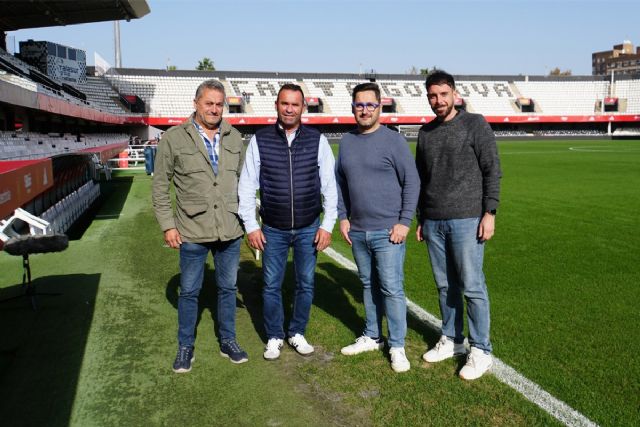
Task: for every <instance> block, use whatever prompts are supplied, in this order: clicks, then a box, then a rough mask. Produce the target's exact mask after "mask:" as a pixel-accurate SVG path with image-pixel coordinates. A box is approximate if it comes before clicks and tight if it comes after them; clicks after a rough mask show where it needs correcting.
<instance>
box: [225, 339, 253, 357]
mask: <svg viewBox="0 0 640 427" xmlns="http://www.w3.org/2000/svg"><path fill="white" fill-rule="evenodd" d="M220 356H222V357H227V358H229V360H230V361H231V363H244V362H247V361H248V360H249V356H247V352H246V351H244V350H243V349H242V348H240V346H239V345H238V343H237V342H236V340H229V341H223V342H222V343H221V344H220Z"/></svg>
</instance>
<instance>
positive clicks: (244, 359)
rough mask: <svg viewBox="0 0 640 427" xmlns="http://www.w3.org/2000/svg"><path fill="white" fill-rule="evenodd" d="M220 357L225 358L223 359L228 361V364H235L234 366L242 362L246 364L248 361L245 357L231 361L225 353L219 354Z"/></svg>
mask: <svg viewBox="0 0 640 427" xmlns="http://www.w3.org/2000/svg"><path fill="white" fill-rule="evenodd" d="M220 356H222V357H225V358H227V359H229V362H231V363H235V364H237V365H239V364H240V363H244V362H248V361H249V358H247V357H245V358H243V359H240V360H233V359H232V358H231V356H229V355H228V354H227V353H223V352H220Z"/></svg>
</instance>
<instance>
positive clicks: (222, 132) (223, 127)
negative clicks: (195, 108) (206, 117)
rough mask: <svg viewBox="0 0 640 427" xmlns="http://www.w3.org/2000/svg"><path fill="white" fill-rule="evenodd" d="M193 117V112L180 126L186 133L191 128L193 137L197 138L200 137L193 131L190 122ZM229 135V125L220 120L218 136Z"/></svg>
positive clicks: (194, 114) (193, 128)
mask: <svg viewBox="0 0 640 427" xmlns="http://www.w3.org/2000/svg"><path fill="white" fill-rule="evenodd" d="M195 116H196V113H195V112H193V113H191V115H190V116H189V118H188V119H187V120H185V121H184V122H183V123H182V126H183V127H184V128H186V129H187V131H189V128H191V129H192V130H193V131H194V133H195V135H197V136H198V138H199V137H200V135H199V134H198V131H197V130H196V129H195V127H194V126H193V123H192V122H191V121H192V120H194V119H195ZM230 133H231V124H229V122H228V121H226V120H225V119H222V120H221V121H220V136H224V135H229V134H230ZM190 134H191V133H190ZM191 135H193V134H191Z"/></svg>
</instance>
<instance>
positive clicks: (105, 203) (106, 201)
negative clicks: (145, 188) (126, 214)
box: [66, 176, 133, 240]
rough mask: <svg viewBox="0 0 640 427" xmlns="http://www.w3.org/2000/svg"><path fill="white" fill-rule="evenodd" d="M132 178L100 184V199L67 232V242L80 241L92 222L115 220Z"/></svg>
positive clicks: (126, 177)
mask: <svg viewBox="0 0 640 427" xmlns="http://www.w3.org/2000/svg"><path fill="white" fill-rule="evenodd" d="M132 184H133V177H132V176H120V177H114V178H113V179H112V180H111V181H102V182H101V183H100V197H99V198H98V199H97V200H96V201H95V202H94V203H93V205H91V207H90V208H89V209H88V210H87V211H86V212H85V213H83V214H82V215H81V216H80V218H78V219H77V220H76V221H75V222H74V223H73V225H72V226H71V227H70V228H69V230H68V231H67V233H66V234H67V235H68V236H69V240H80V239H81V238H82V236H83V235H84V233H85V232H86V231H87V229H88V228H89V226H90V225H91V223H92V222H93V221H94V220H101V219H117V218H118V217H119V216H120V213H121V212H122V209H123V208H124V204H125V202H126V201H127V197H128V196H129V191H130V190H131V185H132Z"/></svg>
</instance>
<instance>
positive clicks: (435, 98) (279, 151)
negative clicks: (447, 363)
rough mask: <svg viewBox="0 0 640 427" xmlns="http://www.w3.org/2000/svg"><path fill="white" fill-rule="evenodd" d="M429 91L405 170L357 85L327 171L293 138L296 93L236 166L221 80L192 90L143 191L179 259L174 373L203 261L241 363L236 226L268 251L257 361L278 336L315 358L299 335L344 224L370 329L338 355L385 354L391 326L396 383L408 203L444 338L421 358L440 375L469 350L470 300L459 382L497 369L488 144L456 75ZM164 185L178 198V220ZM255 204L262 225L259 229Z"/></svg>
mask: <svg viewBox="0 0 640 427" xmlns="http://www.w3.org/2000/svg"><path fill="white" fill-rule="evenodd" d="M426 87H427V96H428V100H429V104H430V106H431V108H432V110H433V111H434V113H435V114H436V120H434V121H432V122H431V123H429V124H427V125H425V126H423V127H422V128H421V129H420V132H419V138H418V146H417V152H416V159H415V161H414V159H413V157H412V156H411V153H410V151H409V147H408V145H407V143H406V140H405V139H404V138H403V137H402V136H401V135H400V134H398V133H396V132H393V131H391V130H389V129H387V128H386V127H384V126H382V125H381V123H380V113H381V108H382V107H381V98H380V89H379V87H378V86H377V85H376V84H375V83H363V84H360V85H358V86H356V87H355V88H354V89H353V94H352V101H353V102H352V111H353V114H354V117H355V119H356V123H357V129H356V130H355V131H353V132H350V133H348V134H345V135H344V136H343V138H342V140H341V142H340V150H339V155H338V161H337V163H336V164H335V165H334V158H333V154H332V151H331V148H330V147H329V144H328V142H327V139H326V138H325V137H324V136H323V135H321V134H320V132H318V131H317V130H315V129H314V128H311V127H307V126H304V125H302V124H301V117H302V114H303V112H304V110H305V102H304V93H303V91H302V89H301V87H300V86H298V85H295V84H285V85H283V86H282V87H281V88H280V91H279V92H278V96H277V99H276V105H275V106H276V111H277V115H278V121H277V123H276V124H275V125H273V126H268V127H265V128H263V129H260V130H259V131H258V132H256V135H255V136H254V137H253V138H252V139H251V141H250V143H249V146H248V148H247V151H246V161H245V155H244V150H243V145H242V140H241V138H240V135H239V133H238V132H237V131H236V130H235V129H233V128H232V127H231V126H230V125H229V124H228V123H227V122H225V121H224V120H222V111H223V108H224V101H225V96H224V87H223V86H222V84H221V83H220V82H218V81H215V80H208V81H206V82H204V83H202V84H201V85H200V86H199V87H198V90H197V92H196V99H195V100H194V107H195V109H196V111H195V113H194V115H193V116H192V118H191V119H190V120H189V121H187V122H185V123H184V124H182V125H180V126H176V127H174V128H172V129H170V130H169V131H167V132H166V134H165V136H164V137H163V139H162V141H161V142H160V145H159V148H158V155H157V160H156V174H155V176H154V182H153V204H154V210H155V213H156V217H157V219H158V222H159V223H160V225H161V227H162V229H163V231H164V234H165V241H166V243H167V245H169V246H170V247H172V248H179V249H180V269H181V279H180V287H181V291H180V296H179V302H178V323H179V328H178V344H179V348H178V354H177V356H176V360H175V362H174V366H173V369H174V371H175V372H188V371H189V370H190V369H191V362H192V361H193V360H194V353H193V348H194V340H195V335H194V329H195V322H196V317H197V309H198V302H197V299H198V294H199V292H200V288H201V286H202V280H203V270H204V263H205V261H206V258H207V256H208V252H209V251H211V252H212V253H213V256H214V263H215V277H216V283H217V286H218V290H219V292H218V323H219V330H220V334H219V335H220V351H221V354H222V355H223V356H226V357H228V358H229V359H230V360H231V361H232V362H235V363H242V362H245V361H247V354H246V353H245V352H244V351H243V350H242V349H241V348H240V347H239V345H238V344H237V342H236V339H235V323H234V319H235V294H236V276H237V269H238V264H239V251H240V241H241V237H242V235H243V230H242V223H241V222H240V219H241V220H242V222H243V223H244V228H245V231H246V232H247V238H248V242H249V245H250V246H251V247H253V248H255V249H258V250H261V251H263V252H264V255H263V274H264V288H263V299H264V307H263V312H264V325H265V330H266V334H267V345H266V348H265V351H264V355H263V356H264V358H265V359H267V360H275V359H277V358H278V357H279V356H280V350H281V348H282V345H283V343H284V339H285V338H288V342H289V344H290V345H291V346H292V347H293V348H294V349H295V350H296V351H297V352H298V353H300V354H302V355H309V354H311V353H313V351H314V348H313V346H311V345H310V344H309V343H308V342H307V340H306V339H305V337H304V334H305V329H306V326H307V323H308V320H309V313H310V309H311V303H312V299H313V292H314V282H315V281H314V275H315V265H316V259H317V251H321V250H324V249H325V248H327V247H328V246H329V244H330V243H331V231H332V229H333V226H334V223H335V221H336V217H338V216H339V218H340V232H341V234H342V236H343V237H344V239H345V240H346V241H347V243H349V245H351V246H352V251H353V256H354V259H355V261H356V264H357V267H358V274H359V277H360V280H361V281H362V284H363V300H364V306H365V317H366V319H365V328H364V331H363V334H362V336H361V337H359V338H357V339H356V340H355V342H354V343H353V344H351V345H348V346H346V347H344V348H342V350H341V352H342V353H343V354H345V355H354V354H358V353H362V352H365V351H373V350H381V349H382V348H383V347H384V341H383V336H382V317H383V316H384V315H386V316H387V323H388V331H389V339H388V343H389V347H390V351H389V353H390V356H391V366H392V369H393V370H394V371H396V372H404V371H407V370H409V369H410V363H409V360H408V359H407V357H406V354H405V351H404V339H405V334H406V327H407V326H406V301H405V295H404V272H403V268H404V257H405V250H406V249H405V240H406V237H407V234H408V232H409V226H410V224H411V221H412V218H413V214H414V212H415V209H416V205H418V220H419V222H418V228H417V231H416V237H417V239H418V240H419V241H422V240H426V242H427V246H428V252H429V258H430V261H431V265H432V270H433V274H434V278H435V281H436V285H437V287H438V291H439V294H440V297H439V298H440V309H441V313H442V318H443V326H442V337H441V339H440V341H439V342H438V343H437V344H436V346H435V347H434V348H433V349H431V350H429V351H427V352H426V353H425V354H424V355H423V358H424V360H425V361H427V362H438V361H441V360H445V359H447V358H449V357H453V356H454V355H455V354H464V353H465V352H466V350H465V347H464V344H463V341H464V335H463V332H462V330H463V307H464V303H463V298H462V297H463V295H464V297H465V298H466V301H467V313H468V318H469V322H468V323H469V342H470V345H471V352H470V354H469V356H468V358H467V363H466V365H465V366H464V367H463V369H462V370H461V372H460V376H461V377H462V378H464V379H475V378H478V377H480V376H481V375H483V374H484V373H485V372H486V371H487V370H488V369H489V368H490V367H491V364H492V359H491V350H492V349H491V343H490V340H489V300H488V294H487V288H486V283H485V281H484V274H483V272H482V263H483V253H484V242H485V241H486V240H489V239H490V238H491V237H492V236H493V232H494V229H495V214H496V209H497V205H498V199H499V180H500V176H501V173H500V162H499V159H498V155H497V149H496V144H495V139H494V137H493V133H492V131H491V128H490V127H489V125H488V124H487V122H486V121H485V120H484V118H483V117H482V116H481V115H476V114H470V113H466V112H464V111H460V112H458V111H457V110H455V108H454V100H455V99H454V97H455V83H454V80H453V77H452V76H451V75H449V74H447V73H445V72H442V71H436V72H434V73H432V74H431V75H429V77H428V78H427V81H426ZM416 166H417V170H416ZM238 178H239V181H238ZM336 180H337V187H338V188H336ZM171 181H173V184H174V187H175V190H176V212H175V215H174V214H173V213H172V209H171V201H170V196H169V185H170V182H171ZM257 190H259V193H260V207H259V211H260V216H261V218H262V222H263V224H262V227H261V226H260V225H259V224H258V222H257V221H256V205H257V200H256V191H257ZM238 199H239V204H238ZM418 199H419V200H418ZM336 205H337V209H336ZM321 212H324V216H323V218H322V222H321V218H320V214H321ZM291 247H293V264H294V271H295V281H296V287H295V296H294V305H293V314H292V318H291V321H290V323H289V325H288V329H287V333H286V335H285V331H284V308H283V303H282V292H281V288H282V282H283V279H284V273H285V269H286V264H287V258H288V253H289V248H291Z"/></svg>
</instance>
